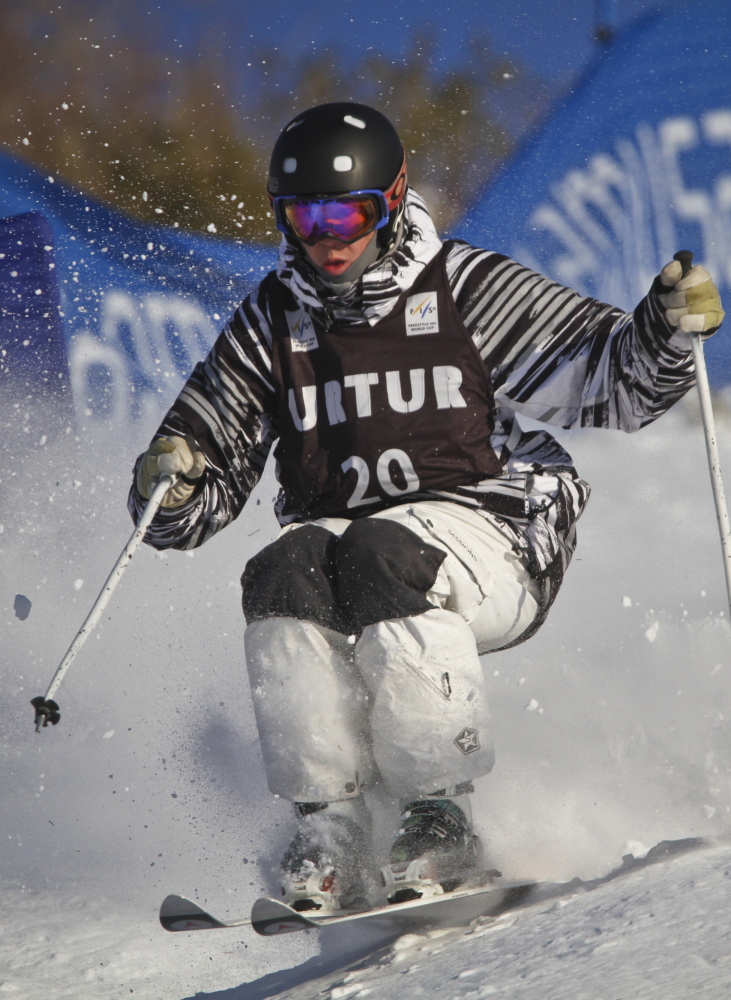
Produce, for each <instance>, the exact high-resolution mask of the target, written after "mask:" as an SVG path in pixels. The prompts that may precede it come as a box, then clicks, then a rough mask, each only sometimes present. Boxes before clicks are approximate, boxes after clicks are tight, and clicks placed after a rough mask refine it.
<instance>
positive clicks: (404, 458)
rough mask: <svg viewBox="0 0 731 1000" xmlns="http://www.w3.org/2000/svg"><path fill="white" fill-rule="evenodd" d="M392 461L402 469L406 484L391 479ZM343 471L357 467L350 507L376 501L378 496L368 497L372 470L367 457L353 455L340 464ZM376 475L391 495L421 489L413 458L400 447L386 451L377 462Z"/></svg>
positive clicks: (348, 504) (383, 487) (349, 501)
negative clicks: (390, 466) (400, 484)
mask: <svg viewBox="0 0 731 1000" xmlns="http://www.w3.org/2000/svg"><path fill="white" fill-rule="evenodd" d="M391 462H396V463H397V464H398V466H399V468H400V469H401V475H402V476H403V477H404V479H405V481H406V486H405V487H401V486H397V485H396V483H394V481H393V479H391V474H390V472H389V465H390V463H391ZM340 468H341V469H342V470H343V472H349V471H350V470H351V469H355V472H356V476H357V477H358V478H357V479H356V483H355V489H354V490H353V493H352V495H351V496H350V499H349V500H348V503H347V506H348V507H360V506H361V505H362V504H365V503H376V502H377V501H378V499H379V498H378V497H367V496H366V495H365V494H366V490H367V489H368V483H369V482H370V477H371V474H370V470H369V468H368V464H367V462H366V461H365V459H363V458H360V457H359V456H358V455H351V456H350V458H346V459H345V461H344V462H343V464H342V465H341V466H340ZM376 476H377V477H378V482H379V483H380V484H381V488H382V489H383V491H384V493H388V495H389V496H391V497H398V496H401V495H402V494H404V493H413V492H414V490H418V489H419V477H418V476H417V474H416V472H415V471H414V466H413V465H412V463H411V459H410V458H409V456H408V455H407V454H406V452H405V451H402V450H401V449H400V448H389V449H388V451H384V452H383V454H382V455H381V457H380V458H379V459H378V462H377V463H376Z"/></svg>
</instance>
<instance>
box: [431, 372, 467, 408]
mask: <svg viewBox="0 0 731 1000" xmlns="http://www.w3.org/2000/svg"><path fill="white" fill-rule="evenodd" d="M433 375H434V392H435V393H436V395H437V409H438V410H447V409H449V408H450V407H453V406H454V407H461V406H467V400H466V399H465V398H464V397H463V395H462V393H461V392H460V391H459V387H460V386H461V385H462V372H461V371H460V370H459V368H455V366H454V365H438V366H437V367H436V368H434V369H433Z"/></svg>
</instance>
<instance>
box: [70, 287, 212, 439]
mask: <svg viewBox="0 0 731 1000" xmlns="http://www.w3.org/2000/svg"><path fill="white" fill-rule="evenodd" d="M100 313H101V314H100V319H99V333H98V334H96V333H95V332H92V331H90V330H83V329H82V330H76V331H75V332H73V333H72V334H71V336H70V338H69V366H70V369H71V384H72V389H73V395H74V407H75V409H76V413H77V415H78V417H79V418H80V420H83V422H84V423H85V424H88V422H89V421H90V420H91V421H99V422H104V423H110V424H117V425H119V424H129V423H130V422H132V421H136V420H153V419H154V418H155V417H156V416H159V412H160V399H159V396H160V394H164V395H165V396H166V397H170V395H171V394H173V395H174V394H175V393H176V392H177V391H178V390H179V389H180V387H181V385H182V383H183V380H184V379H185V378H186V377H187V376H188V374H189V372H190V369H191V368H192V367H193V364H194V362H195V361H197V360H198V359H199V358H200V357H203V356H204V355H205V354H206V353H207V352H208V350H209V349H210V347H211V344H212V343H213V341H214V339H215V337H216V333H217V329H216V328H215V327H214V325H213V323H212V322H211V320H210V319H209V318H208V315H207V314H206V312H205V310H204V309H203V307H202V306H201V305H200V304H199V303H197V302H191V301H189V300H188V299H185V298H183V297H182V296H179V295H171V294H162V293H151V294H148V295H143V296H139V297H137V296H133V295H130V294H129V292H126V291H122V290H121V289H111V290H110V291H107V292H105V293H104V295H103V298H102V303H101V310H100ZM100 385H101V386H102V387H103V388H102V389H100Z"/></svg>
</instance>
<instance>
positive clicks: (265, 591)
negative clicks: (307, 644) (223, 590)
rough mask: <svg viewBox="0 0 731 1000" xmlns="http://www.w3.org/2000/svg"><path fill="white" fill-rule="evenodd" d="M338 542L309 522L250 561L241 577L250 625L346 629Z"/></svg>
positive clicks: (289, 532)
mask: <svg viewBox="0 0 731 1000" xmlns="http://www.w3.org/2000/svg"><path fill="white" fill-rule="evenodd" d="M337 544H338V539H337V537H336V536H335V535H333V533H332V532H331V531H327V530H326V529H325V528H321V527H320V526H319V525H316V524H306V525H303V527H301V528H294V529H293V530H292V531H288V532H287V533H286V534H285V535H282V536H281V538H278V539H277V540H276V542H272V543H271V545H267V546H266V548H264V549H262V550H261V552H259V553H257V555H255V556H254V557H253V559H250V560H249V561H248V562H247V564H246V569H245V570H244V575H243V576H242V578H241V584H242V586H243V589H244V592H243V598H242V600H243V605H244V615H245V616H246V621H247V624H251V622H254V621H258V620H259V619H261V618H299V619H300V620H305V621H311V622H316V623H317V624H318V625H324V626H325V627H326V628H332V629H336V630H337V631H339V632H342V631H345V629H344V628H343V627H342V624H341V622H340V616H339V613H338V608H337V598H336V595H335V593H334V589H333V588H334V579H335V548H336V546H337Z"/></svg>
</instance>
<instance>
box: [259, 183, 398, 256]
mask: <svg viewBox="0 0 731 1000" xmlns="http://www.w3.org/2000/svg"><path fill="white" fill-rule="evenodd" d="M277 200H278V199H277ZM281 213H282V216H283V221H284V222H285V224H286V227H287V229H288V230H289V231H290V232H291V233H292V234H293V235H294V236H296V237H297V238H298V239H300V240H302V241H303V242H305V243H310V244H312V243H316V242H317V241H318V240H320V239H322V238H323V237H324V236H331V237H333V238H334V239H336V240H341V241H342V242H343V243H353V242H354V241H355V240H359V239H361V237H363V236H367V235H368V233H370V232H372V231H373V230H374V229H377V228H378V227H379V226H382V225H383V224H384V223H385V222H386V221H387V219H388V213H387V212H385V213H384V211H383V207H382V206H381V205H380V204H379V202H378V201H377V200H376V198H375V197H374V196H373V195H371V194H367V195H359V196H354V197H348V198H329V199H321V200H316V201H287V200H285V199H282V202H281Z"/></svg>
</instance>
